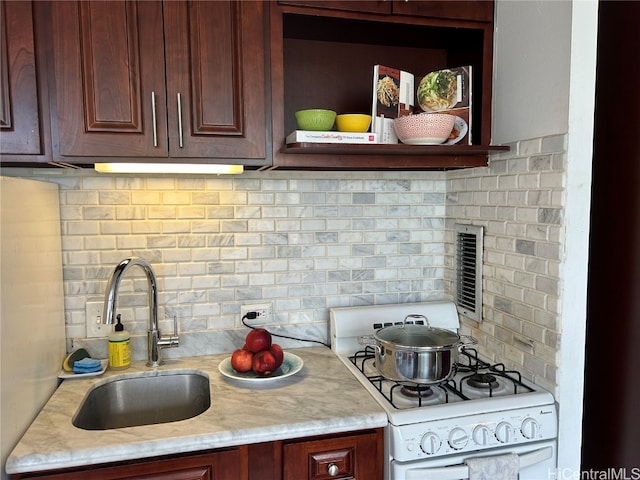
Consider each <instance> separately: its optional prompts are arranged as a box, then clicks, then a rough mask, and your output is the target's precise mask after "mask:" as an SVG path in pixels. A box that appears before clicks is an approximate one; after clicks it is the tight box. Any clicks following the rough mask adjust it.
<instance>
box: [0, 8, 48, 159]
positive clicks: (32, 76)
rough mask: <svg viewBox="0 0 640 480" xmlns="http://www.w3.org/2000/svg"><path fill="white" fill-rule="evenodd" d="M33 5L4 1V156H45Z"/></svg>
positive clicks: (0, 50)
mask: <svg viewBox="0 0 640 480" xmlns="http://www.w3.org/2000/svg"><path fill="white" fill-rule="evenodd" d="M33 31H34V29H33V11H32V4H31V2H6V1H0V153H2V154H32V155H37V154H40V153H42V147H41V141H40V140H41V139H40V116H39V103H38V98H39V97H38V90H37V81H38V80H37V76H36V59H35V43H34V35H33Z"/></svg>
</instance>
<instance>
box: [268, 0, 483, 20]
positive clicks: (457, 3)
mask: <svg viewBox="0 0 640 480" xmlns="http://www.w3.org/2000/svg"><path fill="white" fill-rule="evenodd" d="M279 3H280V4H282V5H295V6H307V7H316V8H326V9H330V10H342V11H346V12H359V13H380V14H385V15H391V14H394V15H410V16H415V17H433V18H449V19H457V20H470V21H476V22H490V21H492V20H493V1H486V0H481V1H479V0H471V1H466V0H437V1H433V0H351V1H349V0H279Z"/></svg>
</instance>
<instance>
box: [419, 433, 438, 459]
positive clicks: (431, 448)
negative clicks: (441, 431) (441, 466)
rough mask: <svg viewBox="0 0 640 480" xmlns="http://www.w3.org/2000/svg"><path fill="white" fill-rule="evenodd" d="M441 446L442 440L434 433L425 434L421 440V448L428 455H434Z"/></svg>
mask: <svg viewBox="0 0 640 480" xmlns="http://www.w3.org/2000/svg"><path fill="white" fill-rule="evenodd" d="M440 445H442V440H440V437H438V435H437V434H435V433H433V432H427V433H425V434H424V435H423V436H422V440H420V448H421V449H422V451H423V452H424V453H426V454H427V455H433V454H434V453H436V452H437V451H438V450H440Z"/></svg>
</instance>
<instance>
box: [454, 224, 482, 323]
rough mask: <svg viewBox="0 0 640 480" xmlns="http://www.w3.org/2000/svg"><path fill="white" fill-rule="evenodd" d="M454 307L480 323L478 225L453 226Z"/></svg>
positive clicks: (480, 253) (480, 263) (480, 237)
mask: <svg viewBox="0 0 640 480" xmlns="http://www.w3.org/2000/svg"><path fill="white" fill-rule="evenodd" d="M455 231H456V306H457V307H458V313H460V314H461V315H464V316H465V317H468V318H470V319H471V320H475V321H477V322H481V321H482V251H483V250H482V248H483V247H482V236H483V233H484V229H483V227H482V226H478V225H463V224H460V223H456V224H455Z"/></svg>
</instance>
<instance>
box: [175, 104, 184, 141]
mask: <svg viewBox="0 0 640 480" xmlns="http://www.w3.org/2000/svg"><path fill="white" fill-rule="evenodd" d="M176 96H177V98H178V145H179V146H180V148H182V147H184V143H183V141H182V94H181V93H178V94H177V95H176Z"/></svg>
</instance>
